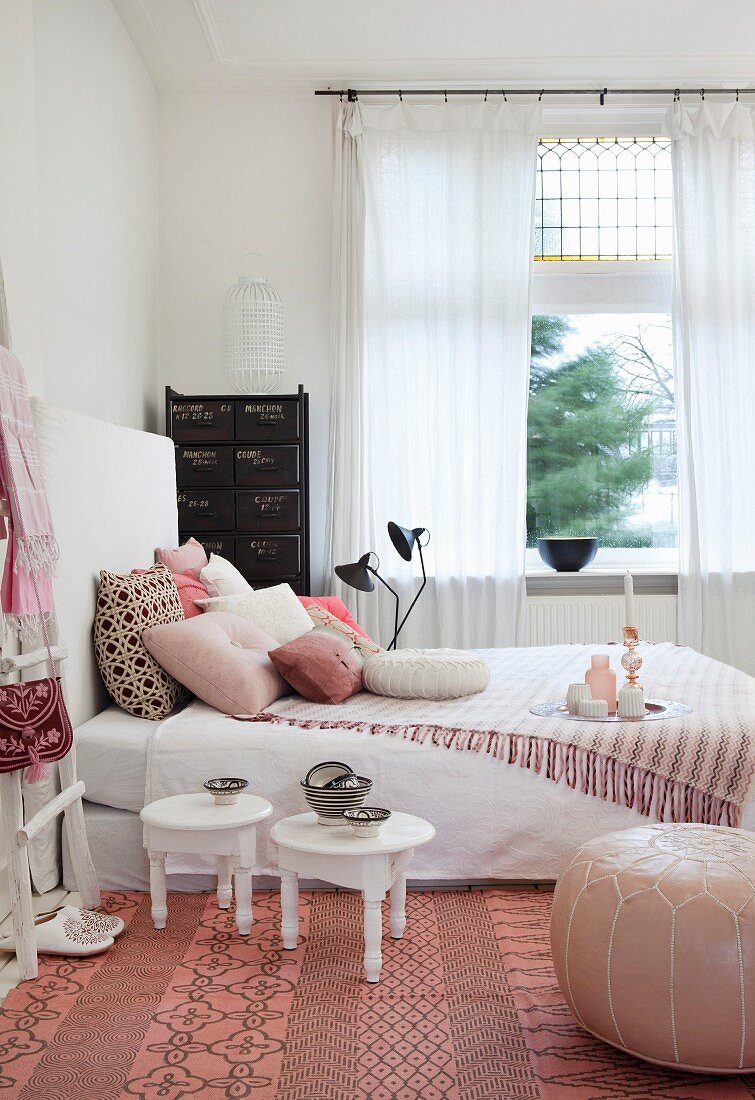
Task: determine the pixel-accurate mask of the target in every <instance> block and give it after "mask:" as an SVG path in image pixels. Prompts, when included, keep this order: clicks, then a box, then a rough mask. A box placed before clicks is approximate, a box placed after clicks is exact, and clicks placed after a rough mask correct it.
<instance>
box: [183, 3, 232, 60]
mask: <svg viewBox="0 0 755 1100" xmlns="http://www.w3.org/2000/svg"><path fill="white" fill-rule="evenodd" d="M191 2H192V4H193V6H194V12H195V14H196V17H197V20H198V21H199V26H200V28H201V30H202V34H203V35H204V36H205V38H206V39H207V45H208V47H209V49H210V56H211V57H212V60H213V61H217V63H218V64H219V65H227V66H229V67H232V66H234V65H240V64H241V62H240V61H239V59H238V58H237V57H233V56H232V54H229V53H226V50H225V48H224V46H223V43H222V41H221V39H220V31H219V30H218V25H217V23H216V22H215V16H214V15H213V13H212V8H211V7H210V3H209V0H191Z"/></svg>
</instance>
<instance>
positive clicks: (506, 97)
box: [501, 88, 509, 103]
mask: <svg viewBox="0 0 755 1100" xmlns="http://www.w3.org/2000/svg"><path fill="white" fill-rule="evenodd" d="M501 95H502V96H503V102H504V103H508V101H509V97H508V96H507V95H506V89H505V88H501Z"/></svg>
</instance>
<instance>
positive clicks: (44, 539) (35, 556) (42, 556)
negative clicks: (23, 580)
mask: <svg viewBox="0 0 755 1100" xmlns="http://www.w3.org/2000/svg"><path fill="white" fill-rule="evenodd" d="M59 557H60V547H59V546H58V540H57V539H56V538H55V536H54V535H51V534H47V535H29V536H27V537H26V538H25V539H24V538H19V539H17V541H16V560H15V563H14V569H15V571H16V572H18V569H19V567H23V568H24V569H25V570H26V571H27V572H28V573H42V572H45V573H47V574H48V575H49V576H52V574H53V573H54V571H55V566H56V565H57V564H58V559H59Z"/></svg>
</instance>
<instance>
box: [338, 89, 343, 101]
mask: <svg viewBox="0 0 755 1100" xmlns="http://www.w3.org/2000/svg"><path fill="white" fill-rule="evenodd" d="M338 102H339V103H343V88H342V89H341V91H340V92H339V93H338Z"/></svg>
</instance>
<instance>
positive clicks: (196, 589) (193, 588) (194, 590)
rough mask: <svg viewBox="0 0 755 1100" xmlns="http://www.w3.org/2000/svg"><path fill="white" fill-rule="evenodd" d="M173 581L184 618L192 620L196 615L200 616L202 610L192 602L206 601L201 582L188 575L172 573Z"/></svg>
mask: <svg viewBox="0 0 755 1100" xmlns="http://www.w3.org/2000/svg"><path fill="white" fill-rule="evenodd" d="M173 580H174V581H175V582H176V588H177V589H178V598H179V600H180V601H181V607H182V608H183V609H184V618H186V619H193V618H194V617H195V616H196V615H201V614H202V608H201V607H198V606H197V605H196V603H195V602H194V601H195V600H206V599H207V589H206V588H205V586H204V585H203V584H202V582H201V581H200V580H197V578H196V577H193V576H191V574H190V573H174V574H173Z"/></svg>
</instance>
